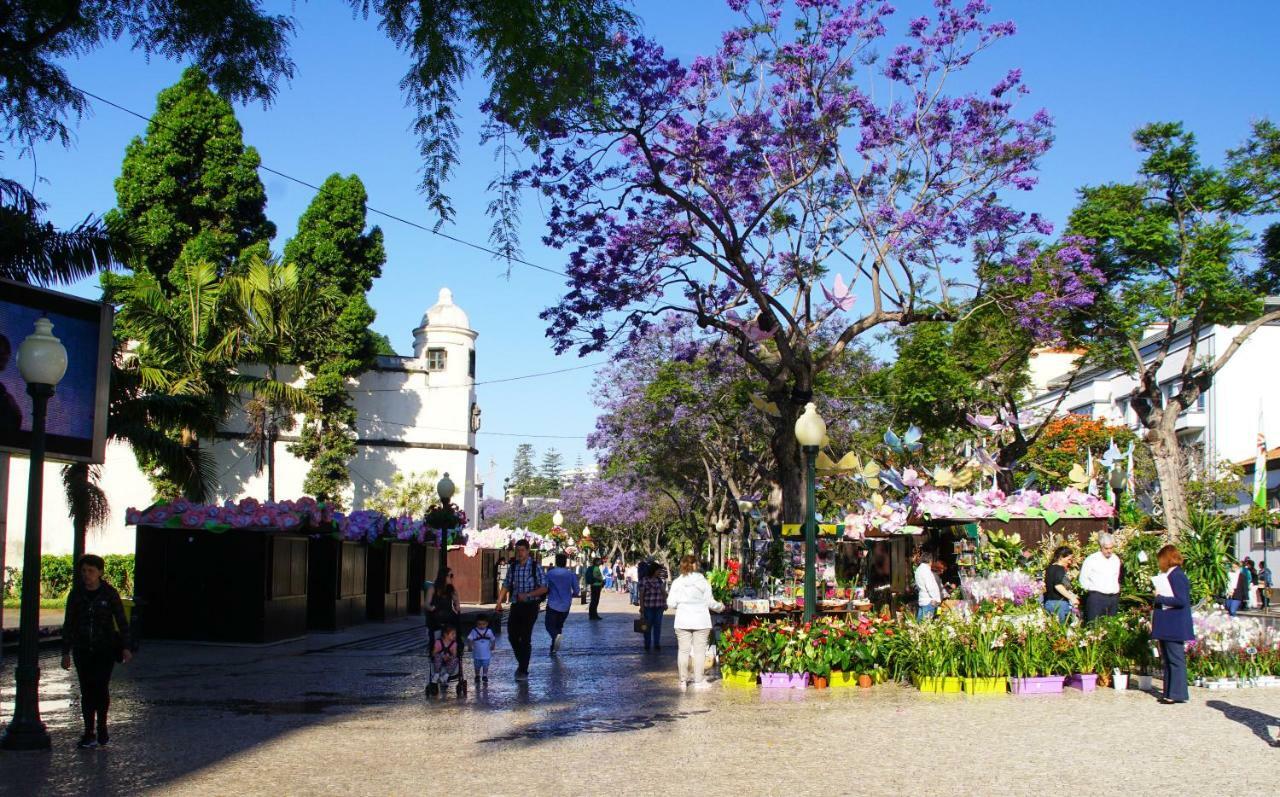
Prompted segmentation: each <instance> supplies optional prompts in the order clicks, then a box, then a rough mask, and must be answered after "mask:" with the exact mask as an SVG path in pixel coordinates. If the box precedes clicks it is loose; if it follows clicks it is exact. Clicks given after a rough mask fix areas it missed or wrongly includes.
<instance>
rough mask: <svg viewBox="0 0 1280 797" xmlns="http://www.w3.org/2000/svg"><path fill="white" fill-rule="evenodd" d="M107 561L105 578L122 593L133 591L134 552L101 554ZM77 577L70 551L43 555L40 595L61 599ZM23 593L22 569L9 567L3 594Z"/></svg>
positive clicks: (13, 596) (12, 596) (8, 596)
mask: <svg viewBox="0 0 1280 797" xmlns="http://www.w3.org/2000/svg"><path fill="white" fill-rule="evenodd" d="M102 558H103V560H105V561H106V563H107V570H106V573H105V574H104V576H105V578H106V580H107V581H108V582H110V583H111V584H112V585H113V586H114V587H115V588H116V589H118V590H120V594H121V595H130V594H132V592H133V554H131V553H127V554H107V555H106V556H104V557H102ZM74 577H75V570H74V566H73V564H72V561H71V554H61V555H58V554H45V555H43V556H41V557H40V597H41V598H61V597H63V596H64V595H66V594H67V593H68V592H69V591H70V590H71V584H72V581H73V579H74ZM21 595H22V571H21V570H20V569H18V568H16V567H6V568H5V573H4V597H5V598H18V597H21Z"/></svg>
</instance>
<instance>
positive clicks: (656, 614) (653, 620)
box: [642, 606, 665, 650]
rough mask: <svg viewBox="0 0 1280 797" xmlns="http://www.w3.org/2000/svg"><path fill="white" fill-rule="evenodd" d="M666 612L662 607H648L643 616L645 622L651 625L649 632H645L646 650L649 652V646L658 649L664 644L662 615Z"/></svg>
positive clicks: (645, 608)
mask: <svg viewBox="0 0 1280 797" xmlns="http://www.w3.org/2000/svg"><path fill="white" fill-rule="evenodd" d="M664 611H665V609H663V608H662V607H661V606H646V607H644V611H643V612H642V614H643V615H644V621H645V622H646V623H648V624H649V628H648V630H646V631H645V632H644V649H645V650H648V649H649V646H650V645H652V646H653V647H655V648H656V647H658V645H659V644H661V642H662V613H663V612H664Z"/></svg>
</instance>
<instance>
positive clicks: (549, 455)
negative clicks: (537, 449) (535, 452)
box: [538, 448, 564, 498]
mask: <svg viewBox="0 0 1280 797" xmlns="http://www.w3.org/2000/svg"><path fill="white" fill-rule="evenodd" d="M538 482H539V484H540V486H541V488H542V493H543V494H544V495H547V496H549V497H552V498H554V497H555V496H557V495H559V494H560V488H561V487H562V486H563V484H564V455H563V454H561V453H560V452H559V451H557V450H556V449H554V448H548V449H547V450H546V451H545V452H543V454H542V465H541V467H539V468H538Z"/></svg>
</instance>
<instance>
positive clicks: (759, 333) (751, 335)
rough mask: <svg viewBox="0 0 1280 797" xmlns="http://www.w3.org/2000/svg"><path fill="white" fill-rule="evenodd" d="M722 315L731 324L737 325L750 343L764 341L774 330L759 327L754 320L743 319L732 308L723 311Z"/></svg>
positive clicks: (771, 335)
mask: <svg viewBox="0 0 1280 797" xmlns="http://www.w3.org/2000/svg"><path fill="white" fill-rule="evenodd" d="M724 317H725V320H726V321H728V322H729V324H730V325H731V326H734V327H737V328H738V329H739V330H740V331H741V332H742V334H743V335H746V336H747V340H749V341H751V342H752V343H763V342H764V341H766V340H768V339H769V338H772V337H773V333H774V331H775V330H769V331H766V330H764V329H761V328H760V324H759V322H757V321H754V320H752V321H744V320H742V318H741V317H740V316H739V315H738V313H737V312H736V311H734V310H730V311H729V312H727V313H725V316H724Z"/></svg>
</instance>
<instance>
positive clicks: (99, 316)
mask: <svg viewBox="0 0 1280 797" xmlns="http://www.w3.org/2000/svg"><path fill="white" fill-rule="evenodd" d="M42 315H47V316H48V317H49V320H50V321H51V322H52V323H53V334H54V335H55V336H57V338H58V339H59V340H61V341H62V345H63V346H65V347H66V349H67V373H66V375H65V376H63V377H62V381H61V382H59V383H58V385H57V387H56V388H54V393H53V398H51V399H50V400H49V410H48V419H47V421H46V423H45V432H46V440H45V446H46V451H45V456H47V457H48V458H49V459H53V460H64V461H79V462H102V458H103V454H104V452H105V443H106V431H107V394H108V385H109V383H110V379H111V317H112V311H111V307H110V305H107V304H105V303H103V302H94V301H90V300H88V299H81V298H79V297H76V296H69V295H67V294H64V293H58V292H56V291H50V290H45V289H43V288H37V287H35V286H33V285H24V284H22V283H18V282H10V281H8V280H0V451H10V452H13V453H17V454H26V453H29V452H30V450H31V409H32V408H31V401H32V400H31V396H30V395H29V394H28V393H27V383H26V382H25V381H23V379H22V374H21V373H20V372H19V371H18V347H19V346H20V345H21V344H22V341H23V340H25V339H26V338H27V336H29V335H31V333H32V332H34V331H35V323H36V319H37V318H39V317H40V316H42Z"/></svg>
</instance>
